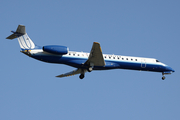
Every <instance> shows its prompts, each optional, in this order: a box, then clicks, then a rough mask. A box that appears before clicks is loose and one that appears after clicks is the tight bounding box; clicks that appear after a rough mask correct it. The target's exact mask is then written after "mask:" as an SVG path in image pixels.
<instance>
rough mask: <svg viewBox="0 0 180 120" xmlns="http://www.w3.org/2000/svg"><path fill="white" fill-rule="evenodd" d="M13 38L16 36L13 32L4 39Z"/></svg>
mask: <svg viewBox="0 0 180 120" xmlns="http://www.w3.org/2000/svg"><path fill="white" fill-rule="evenodd" d="M14 38H17V36H16V35H15V34H12V35H10V36H8V37H7V38H6V39H11V40H12V39H14Z"/></svg>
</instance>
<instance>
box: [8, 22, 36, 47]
mask: <svg viewBox="0 0 180 120" xmlns="http://www.w3.org/2000/svg"><path fill="white" fill-rule="evenodd" d="M11 32H12V33H13V34H12V35H10V36H8V37H7V38H6V39H11V40H12V39H14V38H17V39H18V42H19V45H20V47H21V49H34V48H35V44H34V43H33V41H32V40H31V39H30V38H29V36H28V35H27V33H26V29H25V26H24V25H19V26H18V28H17V30H16V32H14V31H11Z"/></svg>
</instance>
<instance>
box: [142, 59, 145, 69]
mask: <svg viewBox="0 0 180 120" xmlns="http://www.w3.org/2000/svg"><path fill="white" fill-rule="evenodd" d="M141 68H146V59H141Z"/></svg>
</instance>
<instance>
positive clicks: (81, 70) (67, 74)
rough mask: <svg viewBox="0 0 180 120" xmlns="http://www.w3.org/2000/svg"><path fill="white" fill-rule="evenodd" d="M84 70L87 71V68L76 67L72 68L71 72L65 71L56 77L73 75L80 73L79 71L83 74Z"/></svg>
mask: <svg viewBox="0 0 180 120" xmlns="http://www.w3.org/2000/svg"><path fill="white" fill-rule="evenodd" d="M85 72H87V70H85V69H80V68H78V69H77V70H73V71H71V72H68V73H65V74H61V75H58V76H56V77H60V78H62V77H69V76H73V75H76V74H80V73H83V74H84V73H85Z"/></svg>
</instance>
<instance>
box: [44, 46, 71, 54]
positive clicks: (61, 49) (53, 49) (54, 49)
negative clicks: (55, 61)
mask: <svg viewBox="0 0 180 120" xmlns="http://www.w3.org/2000/svg"><path fill="white" fill-rule="evenodd" d="M43 51H44V52H48V53H52V54H56V55H65V54H67V53H68V51H69V50H68V48H67V47H66V46H60V45H47V46H43Z"/></svg>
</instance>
